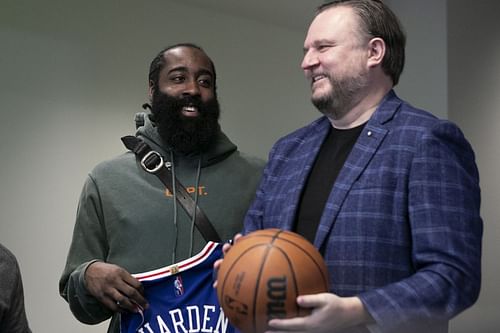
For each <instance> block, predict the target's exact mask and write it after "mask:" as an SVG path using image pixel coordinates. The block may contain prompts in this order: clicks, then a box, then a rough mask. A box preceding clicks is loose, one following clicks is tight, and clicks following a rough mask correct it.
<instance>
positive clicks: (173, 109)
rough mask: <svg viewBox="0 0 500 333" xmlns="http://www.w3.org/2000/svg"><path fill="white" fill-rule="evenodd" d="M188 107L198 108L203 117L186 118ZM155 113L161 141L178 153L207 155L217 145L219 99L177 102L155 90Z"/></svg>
mask: <svg viewBox="0 0 500 333" xmlns="http://www.w3.org/2000/svg"><path fill="white" fill-rule="evenodd" d="M186 106H191V107H194V108H196V109H197V111H198V113H199V115H198V116H196V117H186V116H185V115H183V114H182V109H183V108H184V107H186ZM151 112H152V114H153V120H154V122H155V124H156V126H157V128H158V133H159V135H160V137H161V139H162V140H163V142H164V143H165V144H166V145H167V146H168V147H171V148H172V149H173V150H174V151H175V152H179V153H182V154H196V153H202V152H205V151H207V150H208V149H210V147H211V146H212V145H213V144H214V143H215V140H216V139H217V134H218V133H219V132H220V126H219V115H220V107H219V102H218V100H217V98H216V97H214V98H212V99H211V100H209V101H207V102H203V101H202V100H201V98H200V97H199V96H182V97H179V98H177V97H174V96H170V95H168V94H164V93H162V92H160V91H158V90H155V91H154V93H153V100H152V105H151Z"/></svg>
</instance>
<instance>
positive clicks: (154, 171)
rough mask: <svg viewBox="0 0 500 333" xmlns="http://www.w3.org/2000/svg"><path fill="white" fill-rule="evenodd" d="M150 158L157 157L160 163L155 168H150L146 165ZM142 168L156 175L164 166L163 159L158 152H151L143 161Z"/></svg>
mask: <svg viewBox="0 0 500 333" xmlns="http://www.w3.org/2000/svg"><path fill="white" fill-rule="evenodd" d="M150 157H156V160H157V161H158V162H157V163H156V165H155V166H152V167H149V166H148V165H146V162H147V159H148V158H150ZM141 166H142V167H143V168H144V170H146V171H147V172H149V173H156V172H157V171H158V170H160V169H161V167H162V166H163V157H162V156H161V155H160V153H158V152H157V151H154V150H151V151H150V152H148V153H147V154H146V155H144V157H143V158H142V159H141Z"/></svg>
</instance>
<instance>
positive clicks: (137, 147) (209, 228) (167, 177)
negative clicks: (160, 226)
mask: <svg viewBox="0 0 500 333" xmlns="http://www.w3.org/2000/svg"><path fill="white" fill-rule="evenodd" d="M121 140H122V142H123V144H124V145H125V147H127V149H129V150H130V151H132V152H133V153H134V154H135V156H136V157H137V160H138V161H139V163H140V164H141V166H142V168H143V169H144V170H145V171H146V172H148V173H151V174H154V175H156V176H157V177H158V178H159V179H160V180H161V182H162V183H163V184H164V185H165V186H166V187H167V189H168V190H169V191H170V192H171V193H173V192H174V191H173V186H172V185H173V184H172V172H171V171H170V167H167V165H166V164H165V162H164V161H163V157H162V156H161V154H160V153H158V152H157V151H155V150H153V149H151V147H150V146H149V145H148V144H147V143H146V142H144V141H143V140H141V139H139V138H137V137H135V136H132V135H128V136H124V137H122V138H121ZM175 191H176V193H177V195H176V198H177V201H178V202H179V204H180V205H181V206H182V208H183V209H184V210H185V211H186V213H187V214H188V215H189V217H191V218H193V214H195V220H194V223H195V225H196V228H198V230H199V231H200V233H201V234H202V236H203V237H204V238H205V240H206V241H214V242H219V243H220V242H221V238H220V237H219V234H217V231H216V230H215V229H214V227H213V225H212V224H211V223H210V220H209V219H208V217H207V216H206V215H205V213H204V212H203V211H202V210H201V208H200V207H199V206H198V205H196V204H195V202H194V200H193V198H192V197H191V195H189V193H188V192H187V190H186V188H185V187H184V186H183V185H182V184H181V183H180V182H179V180H178V179H177V178H176V179H175Z"/></svg>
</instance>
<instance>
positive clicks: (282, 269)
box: [217, 229, 328, 333]
mask: <svg viewBox="0 0 500 333" xmlns="http://www.w3.org/2000/svg"><path fill="white" fill-rule="evenodd" d="M326 291H328V273H327V269H326V265H325V263H324V260H323V258H322V257H321V255H320V253H319V252H318V250H316V248H315V247H314V246H313V245H312V244H311V243H310V242H309V241H307V240H306V239H305V238H304V237H302V236H300V235H298V234H296V233H293V232H290V231H284V230H279V229H264V230H259V231H255V232H252V233H250V234H248V235H246V236H244V237H242V238H241V239H240V240H239V241H238V242H237V243H236V244H234V245H233V246H232V247H231V249H230V250H229V251H228V253H227V254H226V255H225V256H224V260H223V261H222V264H221V266H220V268H219V272H218V276H217V296H218V298H219V302H220V304H221V306H222V309H223V310H224V313H225V315H226V316H227V318H228V319H229V322H230V323H231V324H232V325H234V326H235V327H237V328H238V329H239V330H241V331H242V332H244V333H260V332H264V331H265V330H266V329H267V327H268V325H267V323H268V321H269V320H270V319H272V318H291V317H297V316H304V315H307V314H308V313H309V311H308V310H307V309H304V308H299V307H298V305H297V303H296V299H297V296H298V295H307V294H316V293H320V292H326Z"/></svg>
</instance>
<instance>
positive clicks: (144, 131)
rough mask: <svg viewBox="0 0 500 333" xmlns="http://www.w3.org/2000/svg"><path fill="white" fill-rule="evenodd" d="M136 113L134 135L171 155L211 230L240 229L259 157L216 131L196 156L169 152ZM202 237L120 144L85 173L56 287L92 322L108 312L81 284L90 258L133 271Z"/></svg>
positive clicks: (181, 253)
mask: <svg viewBox="0 0 500 333" xmlns="http://www.w3.org/2000/svg"><path fill="white" fill-rule="evenodd" d="M136 119H139V127H138V130H137V133H136V135H137V136H138V137H141V138H142V139H143V140H145V141H146V142H147V143H148V144H149V145H150V146H151V147H152V148H153V149H154V150H156V151H158V152H159V153H160V154H161V155H162V156H163V157H164V159H165V160H167V161H170V162H171V163H172V165H173V168H172V170H173V172H174V174H175V176H176V177H177V179H179V181H180V182H181V183H182V184H183V185H184V186H185V187H186V188H187V190H188V191H189V192H190V193H192V195H193V198H194V197H195V195H197V201H198V205H199V206H200V208H201V209H202V210H203V211H204V212H205V213H206V215H207V216H208V218H209V219H210V221H211V223H212V224H213V226H214V227H215V229H216V231H217V233H218V234H219V236H220V237H221V238H222V239H223V240H227V239H231V238H232V237H233V236H234V234H235V233H237V232H239V231H241V229H242V224H243V218H244V216H245V213H246V211H247V209H248V207H249V205H250V202H251V201H252V200H253V197H254V194H255V190H256V188H257V185H258V182H259V180H260V177H261V174H262V169H263V166H264V161H262V160H259V159H255V158H249V157H248V156H245V155H244V154H242V153H240V152H239V151H238V150H237V148H236V146H235V145H234V144H233V143H232V142H231V141H229V139H228V138H227V137H226V136H225V135H224V134H223V133H220V135H219V136H218V138H217V142H216V144H215V145H214V146H213V148H212V149H210V150H209V151H208V152H206V153H204V154H203V155H202V156H200V155H194V156H186V155H178V154H174V153H173V152H171V150H169V149H168V148H166V147H163V146H162V144H161V140H160V137H159V135H158V132H157V130H156V128H155V127H154V124H153V123H152V122H151V121H150V120H149V117H148V116H145V114H140V116H139V117H137V116H136ZM141 122H142V123H141ZM205 244H206V241H205V240H204V239H203V237H202V236H201V234H200V233H199V232H198V230H197V229H196V228H195V227H194V228H193V227H192V223H191V219H190V218H189V216H188V215H187V214H186V212H185V211H184V210H183V209H182V208H181V206H179V205H178V204H176V203H175V202H174V200H173V196H172V194H171V193H170V192H169V191H168V190H166V189H165V186H164V185H163V184H162V183H161V181H160V180H159V179H158V178H157V176H155V175H152V174H149V173H147V172H146V171H144V170H143V169H142V167H141V166H140V164H139V163H138V162H137V161H136V157H135V155H134V154H133V153H132V152H126V153H124V154H122V155H120V156H118V157H116V158H114V159H111V160H108V161H105V162H102V163H100V164H99V165H97V166H96V167H95V168H94V169H93V170H92V171H91V172H90V174H89V175H88V177H87V179H86V181H85V184H84V186H83V190H82V193H81V196H80V201H79V204H78V210H77V217H76V223H75V227H74V231H73V239H72V243H71V246H70V249H69V253H68V257H67V261H66V266H65V268H64V272H63V274H62V276H61V279H60V281H59V292H60V294H61V296H62V297H63V298H64V299H66V301H68V303H69V305H70V309H71V311H72V312H73V314H74V315H75V317H76V318H77V319H78V320H80V321H81V322H83V323H87V324H97V323H100V322H102V321H104V320H106V319H108V318H110V317H111V316H113V313H112V312H111V311H110V310H108V309H107V308H106V307H104V306H103V305H102V304H101V303H100V302H99V301H97V300H96V299H95V298H94V297H92V296H91V295H90V294H89V292H88V291H87V289H86V287H85V283H84V273H85V269H86V267H87V266H88V265H89V264H90V263H91V262H93V261H95V260H99V261H103V262H108V263H113V264H116V265H119V266H121V267H123V268H124V269H126V270H127V271H128V272H130V273H140V272H145V271H150V270H153V269H157V268H160V267H164V266H167V265H170V264H172V263H175V262H179V261H181V260H184V259H186V258H189V257H191V256H192V255H193V254H196V253H198V252H199V251H200V250H201V249H202V248H203V247H204V245H205ZM174 248H175V250H174ZM113 317H114V318H113V320H112V322H111V325H110V327H109V329H108V332H119V329H118V316H116V315H115V316H113Z"/></svg>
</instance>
